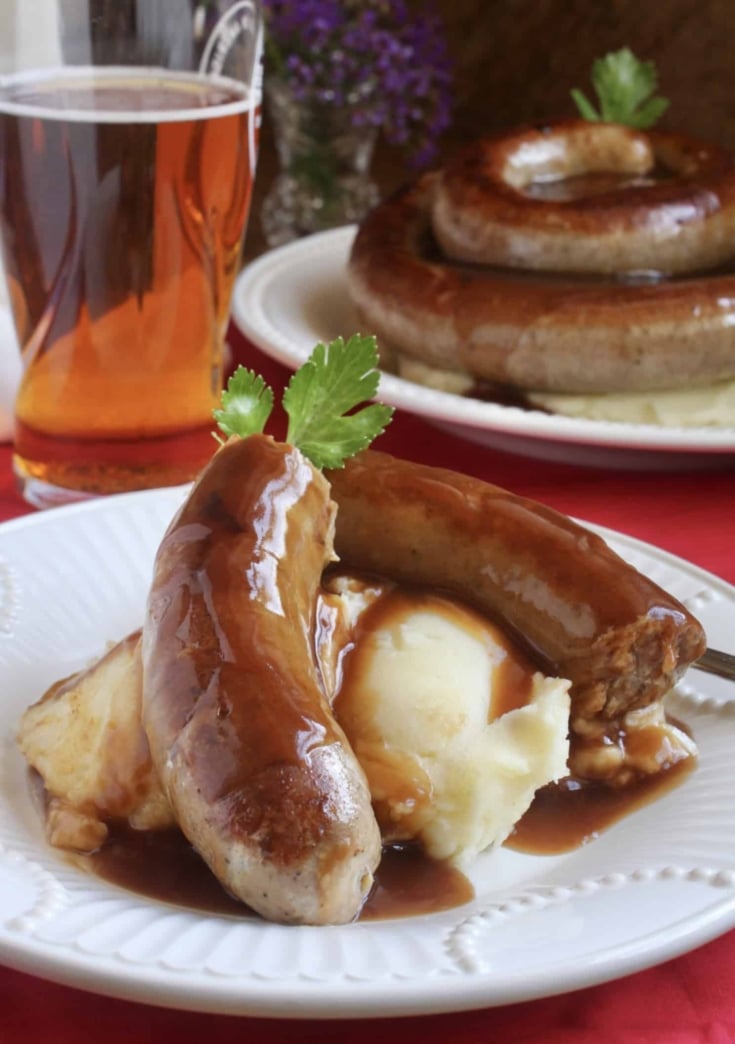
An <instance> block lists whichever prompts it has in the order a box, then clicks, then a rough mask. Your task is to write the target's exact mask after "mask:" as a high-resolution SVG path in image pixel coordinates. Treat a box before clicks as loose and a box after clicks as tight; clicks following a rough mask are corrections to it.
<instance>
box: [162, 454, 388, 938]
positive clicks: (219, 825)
mask: <svg viewBox="0 0 735 1044" xmlns="http://www.w3.org/2000/svg"><path fill="white" fill-rule="evenodd" d="M333 518H334V504H333V503H332V502H331V500H330V498H329V486H328V484H327V482H326V481H325V479H324V478H323V476H322V475H321V474H320V473H319V472H317V471H316V470H315V469H314V468H313V467H312V466H311V465H310V464H309V463H308V461H306V459H305V458H304V457H303V456H302V455H301V454H300V453H299V452H298V451H297V450H295V449H293V447H289V446H286V445H283V444H281V443H276V442H274V441H273V440H271V439H269V438H267V437H265V436H251V437H250V438H248V439H243V440H231V441H230V442H228V443H227V444H226V445H225V446H224V447H223V448H222V449H221V450H220V451H219V452H218V453H217V454H216V455H215V457H214V459H213V460H212V462H211V463H210V465H209V466H208V468H207V469H206V470H205V472H204V473H203V475H202V477H201V478H200V480H199V482H198V483H197V485H196V486H195V487H194V490H193V491H192V493H191V495H190V496H189V498H188V500H187V502H186V503H185V505H184V507H183V508H182V510H181V511H180V513H179V514H178V516H177V517H176V518H175V519H174V521H173V522H172V524H171V526H170V527H169V529H168V531H167V533H166V535H165V537H164V539H163V542H162V544H161V547H160V549H159V552H158V555H157V558H156V563H155V570H154V579H153V583H152V587H151V592H150V596H149V601H148V607H147V614H146V619H145V625H144V638H143V660H144V692H143V722H144V727H145V730H146V733H147V736H148V740H149V743H150V747H151V753H152V757H153V760H154V764H155V766H156V769H157V772H158V774H159V777H160V779H161V781H162V784H163V786H164V789H165V791H166V793H167V795H168V797H169V800H170V802H171V804H172V806H173V808H174V811H175V815H176V818H177V821H178V822H179V825H180V826H181V828H182V830H183V832H184V834H186V836H187V837H188V838H189V840H190V841H191V842H192V843H193V844H194V846H195V847H196V848H197V849H198V851H199V852H200V854H201V855H202V856H203V857H204V859H205V860H206V861H207V862H208V863H209V865H210V866H211V868H212V870H213V871H214V873H215V874H216V875H217V877H218V878H219V879H220V881H221V882H222V883H223V884H224V885H225V886H226V887H227V888H228V889H229V890H230V891H232V892H233V894H235V895H236V896H237V897H238V898H240V899H241V900H242V901H243V902H245V903H247V904H248V905H250V906H251V907H252V908H253V909H255V910H257V911H258V912H259V913H261V914H263V915H264V916H265V917H267V918H269V919H272V920H277V921H285V922H302V923H313V924H321V923H332V922H341V921H347V920H351V919H352V918H353V917H355V916H356V914H357V913H358V912H359V910H360V907H361V905H362V903H363V901H364V899H365V898H366V895H367V892H368V891H369V888H370V886H371V883H372V873H373V871H374V869H375V867H376V866H377V864H378V861H379V859H380V835H379V831H378V827H377V824H376V822H375V818H374V816H373V813H372V809H371V806H370V795H369V791H368V788H367V784H366V781H365V778H364V775H363V773H362V770H361V769H360V767H359V765H358V764H357V761H356V759H355V758H354V755H353V754H352V751H351V749H350V747H349V744H348V742H347V740H346V738H345V736H344V734H343V732H342V730H341V729H340V728H339V726H338V725H337V723H336V722H335V720H334V718H333V716H332V714H331V711H330V709H329V707H328V704H327V702H326V700H325V698H324V695H323V693H322V691H321V683H320V679H319V676H318V672H317V669H316V667H315V664H314V657H313V651H312V634H313V615H314V611H315V605H316V590H317V587H318V584H319V580H320V577H321V574H322V570H323V569H324V566H325V565H326V563H327V562H328V561H330V559H331V557H332V527H333Z"/></svg>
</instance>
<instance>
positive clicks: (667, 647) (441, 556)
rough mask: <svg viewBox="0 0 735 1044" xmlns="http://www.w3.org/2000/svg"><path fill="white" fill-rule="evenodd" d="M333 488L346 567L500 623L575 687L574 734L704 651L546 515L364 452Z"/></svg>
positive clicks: (580, 534)
mask: <svg viewBox="0 0 735 1044" xmlns="http://www.w3.org/2000/svg"><path fill="white" fill-rule="evenodd" d="M328 477H329V480H330V482H331V483H332V495H333V497H334V498H335V500H336V501H337V504H338V514H337V527H336V535H335V550H336V551H337V554H338V555H339V557H340V560H341V561H342V562H344V563H346V564H348V565H350V566H353V567H355V568H359V569H363V570H367V571H371V572H374V573H382V574H385V575H388V576H391V577H395V578H396V579H399V580H403V581H407V582H410V583H416V584H427V585H431V586H433V587H435V588H437V589H440V590H441V589H443V590H445V591H447V592H449V593H451V594H453V595H455V596H457V597H459V598H461V599H464V600H465V601H468V602H470V603H471V604H473V605H475V606H476V607H478V608H479V609H480V610H481V611H483V612H485V613H486V614H487V615H488V616H490V617H491V618H494V619H495V620H496V621H498V622H499V623H501V624H502V625H503V626H504V627H506V628H507V629H508V631H509V632H510V633H511V634H512V635H513V636H514V637H515V638H516V639H517V640H518V641H519V642H520V643H521V644H522V645H523V646H525V648H526V649H527V650H528V651H529V652H530V653H531V654H532V656H533V657H534V658H535V659H536V661H537V662H538V663H539V665H540V666H541V667H542V668H543V669H544V670H546V671H547V672H549V673H551V674H554V675H558V676H561V677H564V678H570V679H571V680H572V683H573V685H572V690H571V695H572V716H571V722H572V728H573V730H574V731H575V732H577V733H578V734H579V735H587V734H588V733H589V728H590V725H592V726H593V727H594V726H595V725H598V726H599V727H600V728H602V729H604V728H605V725H606V723H607V722H612V721H615V720H616V719H620V718H621V717H622V716H623V715H624V714H625V713H626V712H627V711H629V710H632V709H635V708H637V707H642V706H646V705H648V704H649V703H651V702H652V701H655V700H659V699H661V698H662V697H663V696H664V695H665V693H666V692H667V691H668V690H669V689H670V688H671V686H672V685H673V684H674V683H675V682H676V680H677V679H678V678H679V677H680V676H681V674H682V673H683V672H684V670H685V669H686V668H687V666H688V665H689V664H690V663H691V662H692V661H693V660H695V659H697V657H699V656H701V655H702V653H703V652H704V649H705V644H706V641H705V636H704V633H703V631H702V628H701V626H700V624H699V623H698V621H697V620H695V619H694V617H693V616H692V615H691V614H690V613H689V612H688V611H687V610H686V609H685V607H684V606H683V605H681V604H680V603H679V602H678V601H677V600H676V599H674V598H672V597H671V596H669V595H668V594H666V592H664V591H662V590H661V589H660V588H659V587H658V586H657V585H656V584H654V583H653V582H652V581H650V580H648V579H647V578H646V577H644V576H642V575H641V574H640V573H638V572H637V571H636V570H635V569H633V568H632V567H631V566H629V565H628V564H627V563H625V562H624V561H623V560H622V559H621V558H620V557H619V556H618V555H616V554H615V553H614V552H613V551H612V550H611V549H610V548H609V547H608V546H607V545H606V544H605V542H604V541H603V540H602V539H600V538H599V537H598V536H596V535H595V534H593V533H591V532H590V531H589V530H587V529H584V528H583V527H581V526H579V525H577V524H576V523H574V522H573V521H571V520H570V519H568V518H566V517H565V516H564V515H561V514H559V513H558V512H556V511H554V510H552V509H551V508H548V507H544V506H543V505H540V504H537V503H535V502H533V501H529V500H525V499H523V498H520V497H517V496H514V495H513V494H511V493H509V492H507V491H506V490H503V489H500V488H498V487H496V486H492V485H490V484H488V483H485V482H481V481H479V480H478V479H475V478H472V477H469V476H467V475H460V474H457V473H455V472H452V471H447V470H444V469H441V468H433V467H428V466H425V465H417V464H412V463H408V462H406V461H402V460H398V459H396V458H393V457H391V456H388V455H385V454H381V453H376V452H371V451H368V452H365V453H362V454H360V455H359V456H358V457H355V458H354V459H353V460H351V461H348V462H347V465H346V467H345V468H344V469H343V470H340V471H332V472H329V473H328Z"/></svg>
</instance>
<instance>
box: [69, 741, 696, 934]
mask: <svg viewBox="0 0 735 1044" xmlns="http://www.w3.org/2000/svg"><path fill="white" fill-rule="evenodd" d="M695 764H696V759H695V758H688V759H686V760H684V761H681V762H679V763H678V764H676V765H674V766H673V767H672V768H670V769H668V770H666V771H664V772H661V773H659V774H658V775H656V776H650V777H647V778H646V779H643V780H641V781H640V782H638V783H636V784H633V785H631V786H628V787H624V788H621V789H615V788H614V787H608V786H605V785H604V784H602V783H594V782H587V781H580V780H574V779H564V780H561V781H560V782H558V783H551V784H549V785H548V786H546V787H543V788H542V789H541V790H539V791H538V793H537V794H536V797H535V798H534V801H533V804H532V805H531V807H530V808H529V810H528V811H527V812H526V814H525V815H524V816H523V817H522V818H521V820H520V821H519V822H518V823H517V824H516V827H515V829H514V831H513V833H512V834H511V836H510V837H509V838H508V840H507V841H506V842H505V847H507V848H510V849H513V850H514V851H516V852H523V853H525V854H528V855H538V856H543V855H558V854H561V853H564V852H569V851H573V850H574V849H576V848H579V847H580V846H581V845H583V844H586V843H587V842H589V841H592V840H594V838H596V837H598V836H599V834H601V833H602V832H603V831H604V830H607V829H608V828H609V827H611V826H613V824H614V823H617V822H618V821H619V820H621V819H623V818H624V817H625V816H626V815H629V814H630V813H632V812H635V811H636V809H639V808H642V807H643V806H645V805H647V804H649V803H650V802H652V801H655V800H656V799H657V798H659V797H661V796H662V795H663V794H666V793H668V792H669V791H670V790H673V789H674V788H675V787H676V786H679V785H680V784H681V783H683V782H684V780H685V779H686V778H687V776H688V775H689V773H690V772H691V771H692V770H693V769H694V767H695ZM72 858H73V862H74V863H75V864H76V865H78V866H80V867H81V868H82V869H84V870H86V871H87V872H90V873H93V874H95V875H96V876H97V877H100V878H102V879H103V880H105V881H109V882H110V883H111V884H115V885H118V886H119V887H121V888H126V889H128V890H129V891H131V892H136V893H138V894H139V895H144V896H147V897H148V898H150V899H156V900H159V901H161V902H165V903H170V904H172V905H175V906H182V907H186V908H189V909H193V910H200V911H203V912H205V913H216V914H224V915H229V916H232V917H256V916H257V915H256V914H255V913H253V911H252V910H250V909H249V908H248V907H247V906H245V905H244V904H243V903H241V902H239V901H238V900H237V899H234V898H233V897H232V896H231V895H229V894H228V893H227V892H226V891H225V889H224V888H223V887H222V885H221V884H220V883H219V881H218V880H217V879H216V877H215V876H214V874H212V872H211V871H210V869H209V867H208V866H207V865H206V863H205V862H204V860H203V859H202V858H201V857H200V856H199V855H198V854H197V852H196V851H195V850H194V849H193V848H192V846H191V845H190V844H189V843H188V841H187V840H186V838H185V837H184V836H183V834H182V833H181V832H180V831H178V830H165V831H140V830H132V829H131V828H130V827H128V826H127V825H124V824H122V825H121V824H114V825H113V826H112V827H111V829H110V834H109V837H108V839H107V841H106V842H105V844H104V845H103V846H102V848H100V849H99V850H98V851H96V852H93V853H91V854H90V855H76V856H73V857H72ZM473 897H474V890H473V887H472V884H471V883H470V881H469V880H468V879H467V878H466V877H465V875H464V874H463V873H461V871H459V870H456V869H455V868H454V867H452V866H450V865H449V864H448V863H443V862H439V861H437V860H434V859H430V858H429V857H428V856H426V855H425V854H424V853H423V852H422V850H421V849H420V848H419V847H418V846H417V845H412V844H405V845H397V844H396V845H386V846H385V848H384V849H383V857H382V859H381V862H380V866H379V867H378V870H377V872H376V875H375V884H374V885H373V889H372V891H371V893H370V896H369V897H368V900H367V902H366V903H365V906H364V907H363V909H362V912H361V913H360V916H359V918H358V919H359V920H360V921H373V920H380V919H390V918H400V917H417V916H421V915H425V914H432V913H438V912H439V911H442V910H449V909H453V908H454V907H457V906H461V905H463V904H464V903H468V902H470V901H471V900H472V899H473Z"/></svg>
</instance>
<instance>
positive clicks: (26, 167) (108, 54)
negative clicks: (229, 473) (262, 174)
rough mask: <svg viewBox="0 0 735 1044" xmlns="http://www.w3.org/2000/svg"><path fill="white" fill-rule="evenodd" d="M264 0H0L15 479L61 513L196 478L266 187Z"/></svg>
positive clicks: (207, 447) (0, 178) (1, 211)
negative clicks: (237, 287) (262, 144)
mask: <svg viewBox="0 0 735 1044" xmlns="http://www.w3.org/2000/svg"><path fill="white" fill-rule="evenodd" d="M259 2H260V0H236V2H232V0H33V2H32V3H29V2H28V0H17V2H15V3H13V2H11V0H0V232H1V235H2V248H3V256H4V263H5V270H6V276H7V281H8V293H9V297H10V301H11V308H12V312H13V317H14V322H15V326H16V330H17V334H18V340H19V343H20V346H21V352H22V374H21V380H20V386H19V389H18V394H17V398H16V405H15V425H14V450H15V453H14V468H15V473H16V476H17V479H18V482H19V484H20V486H21V488H22V490H23V492H24V495H25V497H26V499H27V500H29V501H30V502H31V503H33V504H35V505H37V506H41V507H43V506H49V505H52V504H58V503H63V502H65V501H70V500H78V499H82V498H85V497H88V496H94V495H98V494H105V493H115V492H121V491H126V490H131V489H142V488H149V487H155V486H166V485H173V484H177V483H180V482H185V481H188V480H190V479H192V478H193V477H194V476H195V475H196V474H197V472H198V471H199V470H200V469H201V468H202V467H203V465H204V464H205V463H206V462H207V460H208V459H209V457H210V456H211V454H212V452H213V450H214V448H215V445H216V444H215V442H214V440H213V438H212V434H211V432H212V428H213V422H212V409H213V408H214V407H215V405H216V404H217V402H218V398H219V393H220V390H221V386H222V378H223V346H224V334H225V330H226V325H227V321H228V315H229V307H230V296H231V292H232V285H233V281H234V278H235V275H236V273H237V270H238V265H239V260H240V253H241V247H242V239H243V236H244V231H245V226H246V221H247V216H248V209H249V203H250V194H251V187H252V182H253V176H254V170H255V161H256V148H257V136H258V125H259V119H260V115H259V114H260V89H261V81H262V71H261V50H262V47H261V44H262V27H261V12H260V8H259Z"/></svg>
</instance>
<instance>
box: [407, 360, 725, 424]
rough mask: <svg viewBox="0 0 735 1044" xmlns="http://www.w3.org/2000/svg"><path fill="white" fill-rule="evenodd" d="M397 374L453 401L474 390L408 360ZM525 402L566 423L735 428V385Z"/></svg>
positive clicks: (542, 396)
mask: <svg viewBox="0 0 735 1044" xmlns="http://www.w3.org/2000/svg"><path fill="white" fill-rule="evenodd" d="M396 368H397V371H398V373H399V374H400V376H401V377H403V378H404V379H405V380H408V381H413V382H414V383H416V384H423V385H424V386H425V387H427V388H436V389H437V390H438V391H446V392H451V393H452V394H454V395H466V394H468V393H470V392H471V391H472V387H473V385H474V380H473V378H472V377H470V376H469V375H467V374H464V373H450V372H449V371H448V370H439V369H436V368H434V367H431V366H426V365H425V364H424V363H422V362H419V361H418V360H416V359H410V358H408V356H401V357H399V359H398V362H397V366H396ZM526 398H527V400H528V402H529V403H530V404H531V405H532V406H538V407H540V408H541V409H543V410H548V411H549V412H550V413H556V414H560V415H561V416H564V417H582V418H584V419H586V420H597V421H613V422H615V423H618V424H654V425H658V426H660V427H669V428H735V381H717V382H716V383H714V384H705V385H702V386H701V387H695V388H670V389H667V390H662V391H646V392H605V393H604V394H602V393H600V394H599V395H572V394H568V395H566V394H562V393H560V392H556V393H554V392H534V391H532V392H527V393H526Z"/></svg>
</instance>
